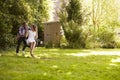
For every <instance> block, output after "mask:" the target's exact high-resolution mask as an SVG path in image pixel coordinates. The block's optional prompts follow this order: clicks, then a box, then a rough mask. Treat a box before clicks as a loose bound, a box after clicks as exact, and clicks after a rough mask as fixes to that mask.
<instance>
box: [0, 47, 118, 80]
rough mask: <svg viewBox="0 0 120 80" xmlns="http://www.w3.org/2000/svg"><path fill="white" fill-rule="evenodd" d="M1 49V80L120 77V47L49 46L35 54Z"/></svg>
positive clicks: (64, 79) (109, 79)
mask: <svg viewBox="0 0 120 80" xmlns="http://www.w3.org/2000/svg"><path fill="white" fill-rule="evenodd" d="M28 51H29V49H27V52H26V55H25V57H23V56H21V54H20V55H19V56H15V52H14V50H13V51H12V50H10V51H2V52H0V80H120V54H119V53H120V50H119V49H96V50H87V49H45V48H41V47H40V48H36V49H35V51H34V54H35V56H37V57H39V58H40V59H36V58H31V57H29V52H28Z"/></svg>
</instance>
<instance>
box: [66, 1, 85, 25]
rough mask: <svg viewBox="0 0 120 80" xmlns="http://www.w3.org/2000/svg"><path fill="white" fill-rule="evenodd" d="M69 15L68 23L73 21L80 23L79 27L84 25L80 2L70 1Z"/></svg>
mask: <svg viewBox="0 0 120 80" xmlns="http://www.w3.org/2000/svg"><path fill="white" fill-rule="evenodd" d="M66 8H67V13H68V18H67V20H68V21H71V20H73V21H74V22H75V23H78V24H79V25H81V24H82V22H83V19H82V13H81V10H82V6H81V3H80V0H70V2H69V5H68V6H67V7H66Z"/></svg>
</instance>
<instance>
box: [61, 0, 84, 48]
mask: <svg viewBox="0 0 120 80" xmlns="http://www.w3.org/2000/svg"><path fill="white" fill-rule="evenodd" d="M64 3H65V2H63V5H62V6H63V7H65V8H63V9H62V10H63V11H61V13H60V14H61V15H62V16H61V15H60V21H61V24H62V26H63V29H64V32H65V37H66V39H67V41H68V46H69V47H71V48H84V47H85V35H82V27H81V26H82V24H83V14H82V11H81V10H82V6H81V2H80V0H69V1H68V4H67V5H66V6H64Z"/></svg>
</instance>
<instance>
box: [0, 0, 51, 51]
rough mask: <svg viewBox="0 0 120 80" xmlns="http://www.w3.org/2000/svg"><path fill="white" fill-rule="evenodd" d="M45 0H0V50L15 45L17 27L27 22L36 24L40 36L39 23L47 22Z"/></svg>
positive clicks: (40, 28)
mask: <svg viewBox="0 0 120 80" xmlns="http://www.w3.org/2000/svg"><path fill="white" fill-rule="evenodd" d="M47 3H49V2H47V0H0V37H1V38H0V44H1V45H0V48H1V49H2V48H6V47H10V45H12V44H15V43H14V42H15V41H14V37H13V36H16V34H17V32H18V28H19V26H20V25H21V24H22V23H23V22H24V21H27V22H29V23H32V24H34V23H35V24H36V25H37V26H38V27H39V30H40V31H39V32H40V34H42V27H41V22H44V21H47V20H48V6H47Z"/></svg>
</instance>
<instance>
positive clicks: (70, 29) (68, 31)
mask: <svg viewBox="0 0 120 80" xmlns="http://www.w3.org/2000/svg"><path fill="white" fill-rule="evenodd" d="M64 26H65V27H66V28H65V35H66V39H67V41H68V46H69V47H70V48H84V47H85V41H86V34H84V33H83V32H82V27H81V26H80V25H79V24H77V23H75V22H74V21H70V22H68V23H66V24H65V25H64Z"/></svg>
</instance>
